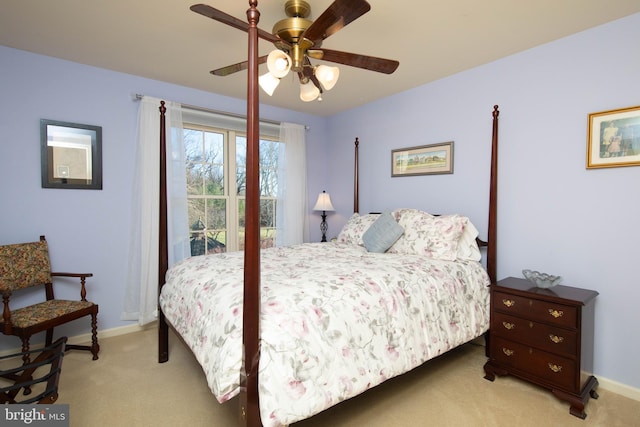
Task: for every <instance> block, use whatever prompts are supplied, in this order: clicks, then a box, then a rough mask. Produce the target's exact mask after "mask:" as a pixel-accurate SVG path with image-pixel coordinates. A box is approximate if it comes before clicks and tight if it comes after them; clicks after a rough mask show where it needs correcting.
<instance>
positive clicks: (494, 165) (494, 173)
mask: <svg viewBox="0 0 640 427" xmlns="http://www.w3.org/2000/svg"><path fill="white" fill-rule="evenodd" d="M499 115H500V111H498V106H497V105H494V106H493V132H492V137H491V179H490V184H489V226H488V230H487V241H488V245H487V273H488V274H489V279H491V283H495V282H496V280H497V277H496V274H497V273H496V252H497V251H496V248H497V246H498V224H497V220H498V116H499Z"/></svg>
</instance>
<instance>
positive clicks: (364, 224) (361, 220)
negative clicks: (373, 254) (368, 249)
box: [337, 213, 380, 246]
mask: <svg viewBox="0 0 640 427" xmlns="http://www.w3.org/2000/svg"><path fill="white" fill-rule="evenodd" d="M379 216H380V214H366V215H360V214H358V213H354V214H353V215H351V218H349V220H348V221H347V223H346V224H345V225H344V227H342V230H341V231H340V234H338V239H337V240H338V242H341V243H350V244H352V245H360V246H364V241H363V240H362V236H363V235H364V233H365V232H366V231H367V230H368V229H369V227H370V226H371V224H373V223H374V222H375V220H376V219H378V217H379Z"/></svg>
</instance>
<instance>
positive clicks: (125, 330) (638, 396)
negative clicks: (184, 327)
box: [0, 322, 640, 402]
mask: <svg viewBox="0 0 640 427" xmlns="http://www.w3.org/2000/svg"><path fill="white" fill-rule="evenodd" d="M157 327H158V323H157V322H151V323H148V324H146V325H144V326H140V325H138V324H137V323H135V324H133V325H127V326H120V327H117V328H112V329H105V330H101V331H99V333H98V336H99V337H100V339H103V338H110V337H117V336H120V335H126V334H131V333H134V332H141V331H146V330H147V329H155V328H157ZM89 341H91V334H90V333H86V334H82V335H76V336H74V337H69V343H70V344H83V343H87V342H89ZM474 344H477V345H482V346H483V345H484V338H482V337H479V338H476V340H475V341H474ZM38 347H42V345H40V346H35V348H38ZM19 352H20V349H19V348H16V349H14V350H6V351H2V352H0V356H5V355H7V354H14V353H19ZM596 378H597V379H598V384H599V387H600V388H603V389H605V390H607V391H610V392H612V393H615V394H619V395H621V396H624V397H628V398H629V399H633V400H636V401H639V402H640V389H639V388H635V387H631V386H629V385H626V384H622V383H619V382H617V381H613V380H610V379H607V378H604V377H600V376H597V375H596Z"/></svg>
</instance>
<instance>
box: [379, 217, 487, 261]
mask: <svg viewBox="0 0 640 427" xmlns="http://www.w3.org/2000/svg"><path fill="white" fill-rule="evenodd" d="M394 216H395V217H396V220H397V221H398V224H400V226H402V227H403V228H404V230H405V233H404V235H403V236H401V237H400V238H399V239H398V240H397V241H396V243H395V244H394V245H393V246H391V248H390V249H389V251H388V252H394V253H408V254H419V255H426V256H428V257H430V258H436V259H442V260H446V261H453V260H456V259H462V260H476V261H479V260H480V258H481V255H480V250H479V248H478V245H477V243H476V240H475V238H476V237H477V235H478V230H476V228H475V227H474V226H473V224H471V221H469V219H468V218H467V217H464V216H461V215H440V216H434V215H431V214H429V213H427V212H423V211H420V210H418V209H397V210H395V211H394Z"/></svg>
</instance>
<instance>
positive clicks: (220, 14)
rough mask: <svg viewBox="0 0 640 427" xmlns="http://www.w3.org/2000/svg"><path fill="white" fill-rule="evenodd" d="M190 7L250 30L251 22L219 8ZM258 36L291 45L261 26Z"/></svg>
mask: <svg viewBox="0 0 640 427" xmlns="http://www.w3.org/2000/svg"><path fill="white" fill-rule="evenodd" d="M189 9H191V10H192V11H194V12H196V13H199V14H200V15H203V16H206V17H207V18H211V19H213V20H214V21H218V22H222V23H223V24H227V25H230V26H232V27H233V28H237V29H239V30H242V31H244V32H248V31H249V24H248V23H246V22H244V21H242V20H240V19H238V18H235V17H233V16H231V15H229V14H227V13H224V12H222V11H220V10H218V9H214V8H213V7H211V6H209V5H206V4H194V5H193V6H191V7H190V8H189ZM258 37H260V38H261V39H264V40H267V41H270V42H271V43H284V44H285V45H287V46H289V43H287V42H286V41H284V40H282V39H281V38H280V37H277V36H274V35H273V34H271V33H268V32H266V31H264V30H261V29H260V28H258Z"/></svg>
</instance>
